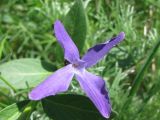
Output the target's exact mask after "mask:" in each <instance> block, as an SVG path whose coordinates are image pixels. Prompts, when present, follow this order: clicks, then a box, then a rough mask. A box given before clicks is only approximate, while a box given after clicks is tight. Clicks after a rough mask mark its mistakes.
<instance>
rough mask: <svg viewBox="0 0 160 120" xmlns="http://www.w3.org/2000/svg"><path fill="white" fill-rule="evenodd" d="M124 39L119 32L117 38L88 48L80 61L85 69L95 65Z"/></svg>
mask: <svg viewBox="0 0 160 120" xmlns="http://www.w3.org/2000/svg"><path fill="white" fill-rule="evenodd" d="M124 37H125V34H124V32H121V33H120V34H119V35H118V36H117V37H114V38H112V39H110V40H109V41H107V42H105V43H101V44H98V45H95V46H94V47H92V48H90V49H89V50H88V52H87V53H86V54H85V55H84V56H83V58H82V60H84V61H85V62H86V68H88V67H91V66H92V65H95V64H96V63H97V62H98V61H99V60H100V59H102V58H103V57H104V56H105V54H107V53H108V52H109V50H110V49H111V48H112V47H114V46H115V45H117V44H118V43H119V42H121V41H122V40H123V39H124Z"/></svg>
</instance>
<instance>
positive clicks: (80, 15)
mask: <svg viewBox="0 0 160 120" xmlns="http://www.w3.org/2000/svg"><path fill="white" fill-rule="evenodd" d="M64 20H65V21H64V23H65V26H66V29H67V31H68V32H69V34H70V35H71V38H72V40H73V41H74V42H75V44H76V45H77V47H78V49H79V51H80V52H81V50H82V48H83V46H84V42H85V38H86V33H87V21H86V14H85V10H84V7H83V2H82V0H76V1H75V4H74V5H73V6H72V8H71V9H70V11H69V12H68V14H67V16H66V17H65V19H64Z"/></svg>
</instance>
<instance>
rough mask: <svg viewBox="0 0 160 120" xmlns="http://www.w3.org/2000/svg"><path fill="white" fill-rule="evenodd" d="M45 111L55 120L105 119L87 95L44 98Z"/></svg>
mask: <svg viewBox="0 0 160 120" xmlns="http://www.w3.org/2000/svg"><path fill="white" fill-rule="evenodd" d="M42 105H43V109H44V111H45V113H46V114H47V115H48V116H49V117H50V118H53V119H54V120H105V118H103V117H102V116H101V115H100V113H99V112H98V111H97V109H96V108H95V107H94V105H93V104H92V102H91V101H90V100H89V99H88V98H87V97H85V96H82V95H73V94H63V95H57V96H50V97H47V98H45V99H43V100H42Z"/></svg>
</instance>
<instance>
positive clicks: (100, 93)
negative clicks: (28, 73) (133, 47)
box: [29, 20, 125, 118]
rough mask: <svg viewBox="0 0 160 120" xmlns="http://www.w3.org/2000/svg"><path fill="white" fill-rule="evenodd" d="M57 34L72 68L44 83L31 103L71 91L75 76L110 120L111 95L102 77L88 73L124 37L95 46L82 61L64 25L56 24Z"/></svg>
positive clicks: (54, 74)
mask: <svg viewBox="0 0 160 120" xmlns="http://www.w3.org/2000/svg"><path fill="white" fill-rule="evenodd" d="M54 32H55V36H56V38H57V40H58V42H59V44H60V45H61V47H62V48H63V49H64V58H65V59H66V60H67V61H69V64H68V65H66V66H65V67H63V68H61V69H59V70H57V71H56V72H54V73H53V74H52V75H50V76H49V77H48V78H47V79H46V80H45V81H43V82H42V83H41V84H40V85H38V86H37V87H36V88H34V89H33V90H32V91H31V92H30V93H29V98H30V99H31V100H41V99H42V98H45V97H47V96H50V95H56V94H57V93H60V92H64V91H66V90H67V89H68V87H69V84H70V82H71V80H72V78H73V76H74V75H75V77H76V79H77V80H78V82H79V84H80V86H81V88H82V89H83V90H84V91H85V93H86V94H87V96H88V97H89V98H90V100H91V101H92V102H93V103H94V105H95V106H96V108H97V109H98V110H99V112H100V113H101V114H102V116H104V117H105V118H109V116H110V113H111V104H110V100H109V96H108V92H107V90H106V88H105V81H104V80H103V79H102V78H101V77H99V76H96V75H94V74H92V73H90V72H88V71H87V70H86V69H87V68H89V67H91V66H93V65H95V64H96V63H97V62H98V61H99V60H100V59H102V58H103V57H104V56H105V54H106V53H108V52H109V50H110V49H111V48H112V47H114V46H115V45H117V44H118V43H119V42H121V41H122V40H123V39H124V37H125V34H124V33H123V32H121V33H120V34H119V35H118V36H116V37H114V38H112V39H110V40H109V41H107V42H105V43H101V44H98V45H95V46H94V47H92V48H90V49H89V50H88V51H87V53H86V54H85V55H84V56H83V57H82V59H80V56H79V51H78V49H77V47H76V45H75V44H74V42H73V41H72V40H71V38H70V36H69V35H68V33H67V32H66V30H65V28H64V26H63V25H62V23H61V22H60V21H58V20H57V21H56V22H55V24H54Z"/></svg>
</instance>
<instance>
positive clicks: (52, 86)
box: [29, 64, 74, 100]
mask: <svg viewBox="0 0 160 120" xmlns="http://www.w3.org/2000/svg"><path fill="white" fill-rule="evenodd" d="M73 75H74V73H73V67H72V65H71V64H69V65H67V66H65V67H63V68H61V69H59V70H57V71H56V72H55V73H53V74H52V75H50V76H49V77H48V78H47V79H46V80H45V81H43V82H42V83H41V84H40V85H38V86H37V87H36V88H34V89H33V90H32V91H31V92H30V93H29V99H31V100H40V99H42V98H44V97H47V96H50V95H55V94H57V93H60V92H64V91H66V90H67V89H68V87H69V84H70V82H71V80H72V78H73Z"/></svg>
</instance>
